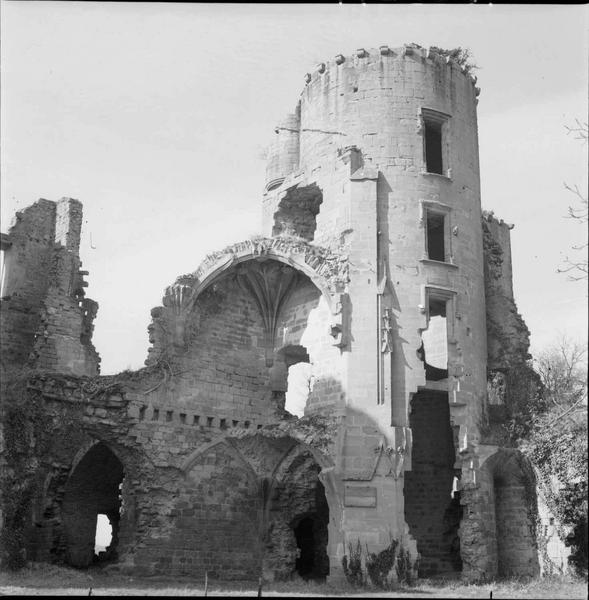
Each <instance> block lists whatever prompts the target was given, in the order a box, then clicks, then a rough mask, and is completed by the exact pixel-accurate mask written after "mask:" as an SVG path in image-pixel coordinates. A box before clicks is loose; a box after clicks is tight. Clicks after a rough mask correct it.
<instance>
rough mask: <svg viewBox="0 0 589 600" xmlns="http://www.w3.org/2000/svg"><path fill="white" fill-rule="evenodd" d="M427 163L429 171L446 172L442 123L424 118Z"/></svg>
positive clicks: (441, 173)
mask: <svg viewBox="0 0 589 600" xmlns="http://www.w3.org/2000/svg"><path fill="white" fill-rule="evenodd" d="M424 125H425V165H426V170H427V172H428V173H438V174H440V175H443V174H444V171H443V160H442V123H440V122H439V121H438V122H436V121H430V120H428V119H426V118H424Z"/></svg>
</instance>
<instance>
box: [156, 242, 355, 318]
mask: <svg viewBox="0 0 589 600" xmlns="http://www.w3.org/2000/svg"><path fill="white" fill-rule="evenodd" d="M264 259H266V260H273V261H276V262H279V263H283V264H285V265H288V266H290V267H292V268H293V269H295V270H296V271H299V272H301V273H303V274H304V275H306V276H307V277H309V279H310V280H311V281H312V282H313V284H314V285H315V286H316V287H317V288H318V289H319V290H320V292H321V294H322V295H323V296H324V297H325V299H326V301H327V303H328V306H329V308H330V310H331V312H332V313H333V314H337V313H338V311H339V309H340V308H341V307H339V306H338V302H340V299H339V293H341V291H342V289H343V288H344V287H345V285H346V283H347V281H348V261H347V260H346V259H345V257H343V256H340V255H338V254H334V253H332V252H331V251H329V250H328V249H326V248H322V247H320V246H315V245H311V244H309V243H307V242H305V241H304V240H302V239H297V238H292V239H291V238H285V237H276V238H258V239H255V240H246V241H244V242H239V243H237V244H233V245H232V246H230V247H228V248H226V249H224V250H222V251H219V252H215V253H213V254H210V255H209V256H207V257H206V258H205V260H204V261H203V262H202V263H201V264H200V266H199V267H198V269H197V270H196V271H194V273H192V274H190V275H184V276H182V277H178V279H177V280H176V282H175V283H174V284H173V285H171V286H169V287H168V288H166V294H165V296H164V299H163V304H164V306H165V307H170V308H172V309H173V310H174V312H176V313H177V314H179V315H180V314H187V313H189V312H190V311H191V310H192V308H193V307H194V305H195V303H196V300H197V298H198V297H199V295H200V294H202V292H204V291H205V289H207V288H208V287H209V286H210V285H211V284H212V283H214V282H215V281H216V280H217V279H218V278H219V277H220V276H222V275H223V274H225V273H227V272H228V271H229V270H231V269H234V268H235V267H236V266H238V265H239V264H242V263H246V262H248V261H259V260H264Z"/></svg>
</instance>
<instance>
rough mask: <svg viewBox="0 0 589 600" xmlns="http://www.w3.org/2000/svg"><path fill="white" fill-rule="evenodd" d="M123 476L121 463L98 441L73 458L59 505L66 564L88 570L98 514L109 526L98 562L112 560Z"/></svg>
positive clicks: (116, 534) (90, 443)
mask: <svg viewBox="0 0 589 600" xmlns="http://www.w3.org/2000/svg"><path fill="white" fill-rule="evenodd" d="M124 475H125V469H124V466H123V463H122V461H121V460H120V458H119V457H118V456H117V455H116V454H115V453H114V452H113V450H112V449H111V448H110V447H109V446H108V445H107V444H105V443H104V442H102V441H96V440H93V441H92V442H89V443H88V444H86V445H85V446H84V447H83V448H82V449H81V450H80V451H79V452H78V454H77V455H76V457H75V458H74V462H73V464H72V469H71V471H70V474H69V477H68V479H67V482H66V484H65V489H64V497H63V502H62V505H61V515H62V522H63V528H64V540H65V546H66V550H65V560H66V562H67V563H68V564H70V565H72V566H74V567H88V566H89V565H90V564H92V562H93V561H94V560H95V559H94V541H95V537H96V521H97V516H98V515H99V514H104V515H106V516H107V518H108V519H109V521H110V524H111V526H112V539H111V543H110V545H109V546H108V548H107V549H106V551H105V555H104V556H102V557H101V558H103V559H105V560H114V559H116V557H117V542H118V531H119V521H120V508H121V496H120V486H121V484H122V482H123V478H124Z"/></svg>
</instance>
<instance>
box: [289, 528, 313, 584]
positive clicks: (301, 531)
mask: <svg viewBox="0 0 589 600" xmlns="http://www.w3.org/2000/svg"><path fill="white" fill-rule="evenodd" d="M314 525H315V523H314V521H313V519H311V518H309V517H306V518H304V519H301V521H300V523H299V524H298V525H297V526H296V527H295V529H294V532H295V537H296V539H297V547H298V549H299V557H298V558H297V560H296V564H295V568H296V570H297V573H298V574H299V575H300V576H301V577H303V578H305V579H308V578H310V577H311V575H312V574H313V572H314V571H315V535H314V533H313V529H314Z"/></svg>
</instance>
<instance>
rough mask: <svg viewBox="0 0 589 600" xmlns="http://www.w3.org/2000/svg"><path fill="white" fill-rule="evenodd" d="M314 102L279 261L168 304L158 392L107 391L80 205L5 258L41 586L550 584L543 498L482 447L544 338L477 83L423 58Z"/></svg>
mask: <svg viewBox="0 0 589 600" xmlns="http://www.w3.org/2000/svg"><path fill="white" fill-rule="evenodd" d="M305 82H306V83H305V87H304V89H303V91H302V94H301V96H300V99H299V101H298V103H297V105H296V107H295V110H294V112H293V113H292V114H290V115H288V116H287V117H286V118H285V119H284V121H282V122H281V123H280V124H279V126H277V127H276V136H275V143H274V145H273V147H272V149H271V151H270V152H269V156H268V164H267V178H266V186H265V190H264V193H263V199H262V210H263V235H262V236H260V237H258V238H255V239H248V240H243V241H239V242H237V243H235V244H233V245H231V246H229V247H227V248H224V249H221V250H217V251H215V252H213V253H211V254H210V255H209V256H207V257H206V259H205V260H204V262H203V263H202V264H201V265H200V266H199V265H195V269H196V270H195V271H194V272H192V273H189V274H186V275H181V276H179V277H178V278H177V279H176V281H175V282H174V283H172V284H171V285H170V286H169V287H167V288H166V289H165V294H164V297H163V300H162V305H161V306H157V307H155V308H154V309H153V310H152V311H151V319H152V320H151V324H150V325H149V327H148V332H149V343H150V348H149V350H148V357H147V360H146V361H145V364H146V367H145V368H144V369H141V370H139V371H136V372H130V371H125V372H123V373H120V374H118V375H113V376H99V363H100V358H99V356H98V354H97V352H96V350H95V349H94V347H93V345H92V331H93V320H94V317H95V315H96V312H97V309H98V305H97V303H96V302H94V301H92V300H89V299H88V298H86V297H85V294H84V287H85V285H86V284H85V282H84V276H85V275H87V272H85V271H83V270H82V263H81V262H80V258H79V253H78V249H79V241H80V230H81V224H82V205H81V203H80V202H78V201H77V200H72V199H67V198H65V199H62V200H60V201H58V202H52V201H48V200H39V201H38V202H36V203H35V204H33V205H32V206H29V207H28V208H26V209H24V210H22V211H20V212H19V213H17V215H16V220H15V222H14V224H13V225H12V227H11V228H10V230H9V231H8V232H7V233H6V234H2V249H3V251H4V272H3V281H2V311H1V318H2V322H1V327H2V329H1V333H2V365H3V369H4V371H5V373H9V374H12V379H11V378H5V379H6V381H8V380H10V381H15V382H16V383H14V384H13V385H12V387H10V385H9V383H5V384H4V393H5V394H6V395H7V397H9V398H10V399H11V401H12V402H13V404H14V403H16V405H17V406H20V407H21V409H22V410H23V411H24V412H23V414H24V415H25V416H24V417H22V418H21V420H20V421H19V417H18V415H19V413H18V410H17V411H16V412H14V409H11V410H12V411H13V412H11V413H10V414H9V410H8V408H5V409H4V413H3V421H2V424H3V429H4V442H3V443H4V446H3V449H4V454H3V459H2V460H3V469H4V471H5V474H6V479H5V481H8V482H10V483H11V485H12V488H11V489H12V490H13V493H12V496H13V497H15V498H16V500H14V499H13V500H12V502H13V505H12V506H10V502H9V500H10V498H9V499H8V500H5V501H4V504H3V507H2V510H3V514H4V517H5V519H4V527H5V529H6V528H7V527H8V528H10V527H13V529H15V530H16V525H14V523H12V521H10V519H16V517H14V514H16V513H18V514H19V515H20V517H19V518H20V519H21V521H20V523H21V525H22V544H23V547H24V549H25V551H26V556H27V558H28V559H29V560H37V561H52V562H58V563H66V564H69V565H73V566H76V567H86V566H88V565H90V564H92V563H93V562H94V561H97V560H100V561H103V562H105V563H107V562H108V563H110V564H111V565H113V568H114V567H116V568H119V569H121V570H128V571H130V572H134V573H138V574H141V573H146V574H166V575H167V574H172V575H187V576H193V577H195V578H197V577H198V578H200V577H203V576H204V573H205V572H208V574H209V576H210V577H219V578H222V579H257V578H258V577H260V576H262V577H264V578H266V579H273V578H285V577H290V576H291V575H293V574H296V573H298V574H299V575H301V576H303V577H313V578H319V579H320V578H325V577H330V578H338V577H343V574H344V564H346V561H349V560H350V557H351V554H352V553H353V551H354V548H357V547H358V542H360V545H361V547H362V548H366V549H367V550H368V551H369V552H371V553H378V552H381V551H383V550H384V549H386V548H388V547H390V545H391V543H392V542H393V541H395V543H398V548H399V549H403V552H405V553H406V556H408V557H410V560H411V564H412V565H413V568H414V569H415V570H416V571H417V572H418V573H419V575H420V576H435V575H451V574H459V573H462V576H464V577H465V578H467V579H471V580H472V579H480V578H481V577H488V578H491V577H494V576H498V575H499V576H501V575H533V574H535V573H537V572H538V569H539V563H538V552H537V541H536V539H535V523H534V516H533V514H532V511H531V509H530V506H531V504H533V502H531V500H530V498H531V496H533V493H534V481H533V473H531V472H530V469H529V468H528V467H527V466H526V464H525V461H524V460H523V458H522V457H521V455H519V453H518V452H517V451H516V450H514V449H511V448H504V447H501V446H500V445H498V444H497V443H493V444H492V443H490V441H489V439H487V438H486V437H485V431H486V425H485V424H486V423H488V421H489V418H490V416H491V417H493V415H500V414H501V409H502V406H503V405H504V403H505V402H507V401H508V399H509V388H508V386H507V385H506V383H505V381H506V374H507V373H508V372H509V369H510V368H511V367H512V365H513V364H514V362H517V361H518V360H521V357H522V356H524V357H525V356H526V354H527V348H528V331H527V328H526V327H525V324H524V323H523V321H522V319H521V317H520V316H519V315H518V313H517V310H516V307H515V304H514V301H513V290H512V280H511V254H510V229H511V226H509V225H507V224H505V223H504V222H503V221H501V220H498V219H496V218H495V217H494V216H493V215H492V214H491V213H482V211H481V201H480V180H479V157H478V137H477V115H476V106H477V96H478V95H479V89H478V88H477V87H476V78H475V77H473V76H472V75H471V74H470V73H469V70H468V69H467V68H464V67H461V66H460V65H459V64H457V63H456V62H455V61H454V60H452V59H449V58H448V57H447V56H446V55H444V54H443V53H439V52H437V51H435V50H434V49H431V50H429V51H428V50H426V49H423V48H421V47H419V46H416V45H413V44H412V45H406V46H404V47H401V48H389V47H388V46H381V47H380V48H377V49H370V50H364V49H360V50H358V51H357V52H355V53H354V54H353V55H351V56H343V55H337V56H336V57H335V58H334V59H332V60H331V61H329V62H325V63H321V64H319V65H317V66H316V68H315V69H314V70H313V72H312V73H309V74H307V75H306V77H305ZM156 276H157V275H156ZM111 351H113V352H114V351H116V349H114V348H113V349H112V350H111ZM299 363H307V364H308V365H309V366H308V368H307V372H308V373H309V377H308V381H307V384H306V386H303V387H306V389H307V390H308V394H307V395H306V397H305V399H304V400H305V407H304V416H302V417H297V416H295V415H293V414H291V413H290V412H289V411H288V410H287V409H288V405H285V396H286V392H287V388H288V380H289V370H290V369H292V368H293V367H294V366H295V365H297V364H299ZM15 374H16V375H15ZM19 374H20V378H19ZM488 390H489V391H488ZM25 417H26V418H25ZM12 496H11V497H12ZM15 507H19V508H18V510H17V508H15ZM15 511H16V512H15ZM19 511H20V512H19ZM11 515H12V516H11ZM97 515H106V517H107V518H108V520H109V521H110V523H111V526H112V530H113V533H112V540H111V543H110V546H109V547H108V548H107V549H106V551H104V552H102V553H100V554H99V555H95V548H94V544H95V532H96V522H97ZM9 517H10V518H9ZM9 521H10V523H9ZM11 523H12V524H11ZM19 539H20V538H19Z"/></svg>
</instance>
